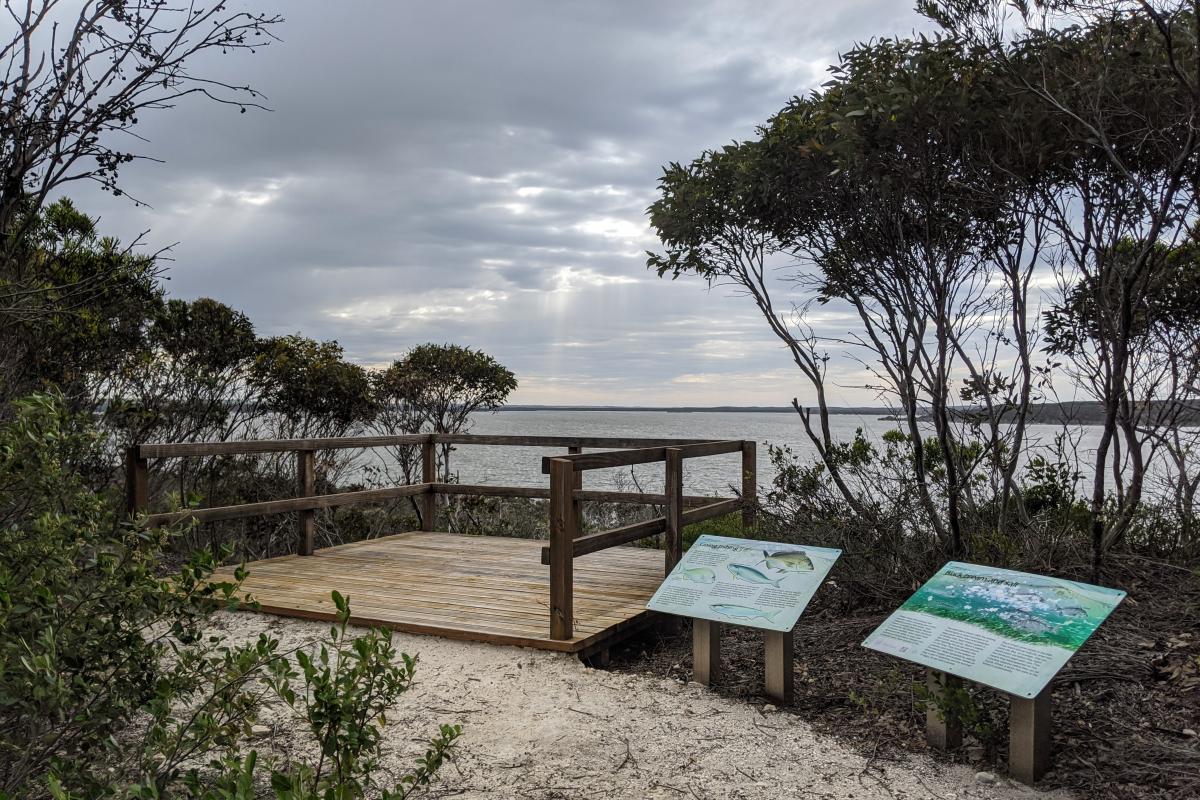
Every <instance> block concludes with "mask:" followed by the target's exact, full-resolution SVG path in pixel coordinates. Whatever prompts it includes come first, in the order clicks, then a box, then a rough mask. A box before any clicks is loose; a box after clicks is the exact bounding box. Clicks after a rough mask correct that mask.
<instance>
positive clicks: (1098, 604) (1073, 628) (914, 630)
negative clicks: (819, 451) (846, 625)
mask: <svg viewBox="0 0 1200 800" xmlns="http://www.w3.org/2000/svg"><path fill="white" fill-rule="evenodd" d="M1124 597H1125V593H1124V592H1122V591H1118V590H1115V589H1105V588H1104V587H1101V586H1091V585H1089V584H1086V583H1075V582H1074V581H1068V580H1063V579H1061V578H1048V577H1046V576H1044V575H1031V574H1029V573H1026V572H1014V571H1012V570H1007V569H998V568H996V567H981V566H978V565H976V564H964V563H961V562H958V561H951V562H950V563H949V564H947V565H946V566H944V567H942V569H941V571H940V572H938V573H937V574H936V575H934V576H933V577H932V578H930V580H929V581H928V582H927V583H926V584H925V585H924V586H922V587H921V588H920V589H918V590H917V592H916V593H915V594H914V595H913V596H912V597H910V598H909V599H908V600H907V601H906V602H905V603H904V605H902V606H901V607H900V608H899V609H897V610H896V611H895V612H894V613H893V614H892V615H891V616H890V617H888V618H887V619H886V620H885V621H884V623H883V624H882V625H880V626H879V627H878V628H877V629H876V630H875V632H874V633H872V634H871V635H870V636H869V637H867V640H866V641H865V642H863V646H865V647H869V648H871V649H872V650H878V651H880V652H882V653H889V654H891V655H895V656H900V657H901V658H905V659H908V660H909V661H915V662H916V663H918V664H922V665H924V666H926V667H930V668H932V669H935V670H938V671H940V672H945V673H948V674H950V675H957V676H958V677H960V678H966V679H967V680H971V681H976V682H978V683H982V684H986V685H988V686H992V687H994V688H996V689H1000V690H1001V691H1004V692H1008V693H1009V694H1012V695H1016V696H1018V697H1025V698H1032V697H1037V696H1038V695H1039V694H1040V693H1041V691H1042V689H1044V688H1045V687H1046V684H1048V683H1049V682H1050V679H1051V678H1053V677H1054V675H1055V673H1057V672H1058V671H1059V670H1060V669H1062V667H1063V665H1064V664H1066V663H1067V660H1068V659H1069V658H1070V657H1071V656H1072V655H1074V654H1075V651H1076V650H1078V649H1079V648H1080V647H1081V646H1082V645H1083V643H1084V642H1085V641H1087V639H1088V637H1089V636H1091V635H1092V632H1093V631H1095V630H1096V628H1098V627H1099V626H1100V623H1102V622H1103V621H1104V620H1105V619H1106V618H1107V617H1108V615H1109V614H1110V613H1111V612H1112V610H1113V609H1114V608H1116V607H1117V604H1118V603H1120V602H1121V600H1122V599H1123V598H1124Z"/></svg>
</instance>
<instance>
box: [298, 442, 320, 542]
mask: <svg viewBox="0 0 1200 800" xmlns="http://www.w3.org/2000/svg"><path fill="white" fill-rule="evenodd" d="M316 492H317V452H316V451H315V450H297V451H296V494H297V495H298V496H299V497H312V496H313V495H314V494H316ZM316 539H317V512H316V510H315V509H311V508H310V509H306V510H303V511H298V512H296V540H297V543H296V552H297V553H299V554H300V555H302V556H311V555H312V554H313V550H314V549H315V547H316Z"/></svg>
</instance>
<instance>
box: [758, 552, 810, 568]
mask: <svg viewBox="0 0 1200 800" xmlns="http://www.w3.org/2000/svg"><path fill="white" fill-rule="evenodd" d="M763 563H765V564H766V565H767V567H768V568H769V569H780V570H784V571H785V572H811V571H812V568H813V563H812V559H811V558H809V557H808V554H807V553H805V552H804V551H803V550H779V551H777V552H774V553H769V552H767V551H766V550H763Z"/></svg>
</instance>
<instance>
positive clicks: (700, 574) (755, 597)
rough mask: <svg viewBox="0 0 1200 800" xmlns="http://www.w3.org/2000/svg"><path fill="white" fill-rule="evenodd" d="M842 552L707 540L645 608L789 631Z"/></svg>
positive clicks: (691, 551) (691, 552)
mask: <svg viewBox="0 0 1200 800" xmlns="http://www.w3.org/2000/svg"><path fill="white" fill-rule="evenodd" d="M841 554H842V551H841V550H831V549H829V548H825V547H800V546H796V545H787V544H780V543H778V542H759V541H754V540H752V539H733V538H730V537H726V536H710V535H708V534H705V535H704V536H701V537H700V538H699V539H697V540H696V543H695V544H693V545H692V546H691V548H690V549H689V550H688V551H687V553H686V554H684V556H683V559H682V560H681V561H680V562H679V563H678V564H676V565H675V569H673V570H671V574H670V575H668V576H667V578H666V580H664V581H663V582H662V585H661V586H659V587H658V591H656V592H655V593H654V596H653V597H651V598H650V602H649V603H647V604H646V608H648V609H650V610H651V611H661V612H664V613H667V614H679V615H681V616H685V617H694V618H696V619H707V620H713V621H715V622H728V623H732V624H734V625H745V626H748V627H751V628H763V629H765V630H769V631H790V630H791V629H792V628H793V627H795V625H796V621H797V620H799V619H800V614H801V613H803V611H804V608H805V606H807V605H808V601H809V600H811V599H812V596H813V593H815V592H816V591H817V587H818V586H820V585H821V581H823V580H825V576H826V575H827V574H828V573H829V568H830V567H832V566H833V562H835V561H837V558H838V556H840V555H841Z"/></svg>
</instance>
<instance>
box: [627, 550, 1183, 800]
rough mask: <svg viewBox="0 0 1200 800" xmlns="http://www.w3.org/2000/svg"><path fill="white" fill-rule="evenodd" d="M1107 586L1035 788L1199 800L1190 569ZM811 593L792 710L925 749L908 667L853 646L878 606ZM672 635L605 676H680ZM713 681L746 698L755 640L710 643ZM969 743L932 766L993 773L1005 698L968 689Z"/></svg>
mask: <svg viewBox="0 0 1200 800" xmlns="http://www.w3.org/2000/svg"><path fill="white" fill-rule="evenodd" d="M1111 573H1112V574H1111V575H1110V576H1109V580H1110V581H1111V585H1114V586H1119V587H1121V588H1123V589H1126V590H1127V591H1128V592H1129V596H1128V598H1127V599H1126V600H1125V602H1123V603H1122V604H1121V605H1120V606H1119V607H1118V608H1117V610H1116V611H1115V612H1114V613H1113V615H1112V616H1111V617H1110V618H1109V619H1108V620H1107V621H1106V622H1105V623H1104V625H1102V626H1101V627H1100V629H1099V630H1098V631H1097V632H1096V634H1095V635H1094V636H1093V637H1092V639H1091V640H1089V641H1088V643H1087V644H1085V645H1084V647H1083V648H1082V649H1081V650H1080V651H1079V653H1077V654H1076V655H1075V657H1074V658H1072V659H1071V661H1070V662H1069V663H1068V664H1067V666H1066V667H1065V668H1064V669H1063V670H1062V672H1060V673H1059V675H1058V677H1057V679H1056V680H1055V682H1054V684H1053V687H1054V688H1053V691H1054V705H1055V709H1054V764H1053V767H1052V769H1051V770H1050V772H1049V773H1048V774H1047V775H1046V777H1045V778H1044V779H1043V780H1042V781H1040V782H1039V784H1038V786H1039V788H1043V789H1061V790H1066V791H1070V792H1072V793H1073V794H1074V795H1076V796H1078V797H1085V798H1088V800H1149V799H1150V798H1153V799H1154V800H1197V798H1200V735H1198V732H1200V575H1198V573H1197V572H1196V571H1194V570H1193V569H1189V568H1183V567H1180V566H1176V565H1171V564H1165V563H1161V562H1155V561H1151V560H1147V559H1139V558H1136V557H1125V558H1123V559H1121V560H1120V561H1115V562H1114V564H1113V565H1112V569H1111ZM830 597H831V594H830V593H828V592H818V593H817V596H816V598H815V599H814V602H813V604H812V605H811V606H810V607H809V609H808V610H807V611H806V612H805V614H804V616H803V617H802V618H801V620H800V623H799V624H798V625H797V626H796V630H795V646H796V676H795V681H796V708H797V709H798V712H797V713H801V714H803V717H804V720H805V721H806V722H807V723H808V724H810V725H811V726H812V727H813V729H814V730H816V731H817V732H819V733H824V734H828V735H832V736H836V737H837V738H838V740H839V741H840V742H842V743H843V744H844V745H845V746H847V747H850V748H853V749H854V750H855V751H856V752H858V753H860V754H863V753H877V754H879V753H884V754H894V753H913V754H923V755H924V754H927V753H928V750H927V747H926V745H925V741H924V733H923V724H924V715H923V713H922V711H921V708H920V705H919V701H918V698H917V697H916V696H915V694H914V691H913V687H914V685H915V684H917V683H919V682H920V681H922V680H923V673H922V671H921V669H920V668H919V667H914V666H913V665H911V664H908V663H907V662H903V661H900V660H899V659H895V658H891V657H888V656H885V655H882V654H880V653H876V652H873V651H871V650H867V649H865V648H863V647H862V646H861V642H862V641H863V639H865V638H866V636H867V634H868V633H870V632H871V631H872V630H874V629H875V627H876V626H878V625H879V623H880V622H882V621H883V619H884V618H885V617H886V616H887V614H888V612H889V610H890V609H889V608H887V607H880V608H875V609H871V608H866V609H858V610H856V611H853V612H847V611H845V610H843V609H839V608H835V607H832V605H831V604H830V602H829V600H830ZM686 634H687V631H686V630H685V631H684V632H683V634H682V635H676V636H654V635H649V636H645V637H643V638H642V639H641V640H640V641H633V642H630V643H628V645H627V646H626V647H624V648H623V649H622V650H621V651H619V652H617V653H616V655H615V656H614V659H613V668H614V669H616V670H620V671H629V672H635V673H639V674H646V675H651V676H664V677H672V676H686V675H687V674H689V673H690V670H691V642H690V639H689V638H688V636H687V635H686ZM722 655H723V661H724V667H725V679H724V680H723V681H722V683H721V684H720V685H719V686H718V687H717V691H719V692H720V693H722V694H724V695H726V696H728V697H730V698H731V699H740V700H742V701H753V700H754V699H755V698H756V697H757V696H758V694H759V692H760V691H761V686H762V666H761V662H762V639H761V636H759V635H758V634H757V633H756V632H754V631H748V630H746V629H744V628H742V629H739V628H732V629H728V633H727V635H726V636H725V637H724V639H723V641H722ZM973 694H974V698H975V702H976V703H977V707H978V709H979V712H980V717H981V718H980V722H981V725H980V726H979V727H980V729H978V730H977V731H976V733H977V735H976V736H974V737H972V736H968V737H967V741H966V744H965V746H964V747H963V748H961V749H960V750H958V751H956V752H953V753H949V754H938V755H937V758H938V760H939V762H942V763H955V764H962V765H967V766H970V767H971V768H972V769H978V770H989V771H995V772H997V773H1003V772H1004V769H1005V762H1006V759H1007V752H1006V748H1007V741H1006V739H1007V726H1008V708H1007V702H1006V700H1005V698H1004V696H1003V695H1001V694H1000V693H999V692H994V691H992V690H988V689H982V688H980V689H974V690H973Z"/></svg>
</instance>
